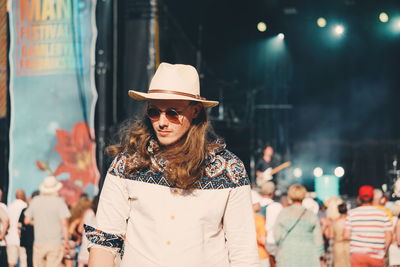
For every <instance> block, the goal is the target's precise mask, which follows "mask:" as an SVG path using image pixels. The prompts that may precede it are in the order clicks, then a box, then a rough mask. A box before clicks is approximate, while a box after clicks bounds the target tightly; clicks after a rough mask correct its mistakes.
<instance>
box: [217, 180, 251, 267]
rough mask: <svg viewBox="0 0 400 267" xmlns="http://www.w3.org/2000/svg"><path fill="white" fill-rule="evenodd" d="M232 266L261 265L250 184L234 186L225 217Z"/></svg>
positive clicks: (227, 243) (224, 222) (225, 229)
mask: <svg viewBox="0 0 400 267" xmlns="http://www.w3.org/2000/svg"><path fill="white" fill-rule="evenodd" d="M223 227H224V231H225V237H226V245H227V248H228V256H229V261H230V264H231V265H230V266H231V267H252V266H259V260H258V251H257V239H256V231H255V223H254V214H253V210H252V205H251V195H250V186H248V185H245V186H240V187H236V188H233V189H232V190H231V192H230V193H229V197H228V203H227V206H226V209H225V213H224V218H223Z"/></svg>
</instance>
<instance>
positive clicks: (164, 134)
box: [158, 131, 171, 137]
mask: <svg viewBox="0 0 400 267" xmlns="http://www.w3.org/2000/svg"><path fill="white" fill-rule="evenodd" d="M170 133H171V131H158V134H159V135H160V136H163V137H165V136H167V135H169V134H170Z"/></svg>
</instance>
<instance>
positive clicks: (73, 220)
mask: <svg viewBox="0 0 400 267" xmlns="http://www.w3.org/2000/svg"><path fill="white" fill-rule="evenodd" d="M91 206H92V202H91V201H90V199H89V197H88V196H87V195H83V196H81V197H80V198H79V200H78V202H76V204H75V205H74V206H73V207H72V208H71V209H70V212H71V216H70V217H69V218H68V226H69V227H68V233H69V237H70V240H69V249H67V251H66V252H65V254H64V258H63V263H64V266H65V267H72V266H74V263H75V260H76V256H77V252H78V251H77V247H78V246H79V245H80V244H81V240H82V231H80V230H79V226H80V225H81V223H82V220H83V215H84V214H85V212H86V210H88V209H90V207H91Z"/></svg>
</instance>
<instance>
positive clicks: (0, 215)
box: [0, 207, 8, 222]
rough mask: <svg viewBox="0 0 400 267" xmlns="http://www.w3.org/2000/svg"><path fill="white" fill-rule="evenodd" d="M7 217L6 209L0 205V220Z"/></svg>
mask: <svg viewBox="0 0 400 267" xmlns="http://www.w3.org/2000/svg"><path fill="white" fill-rule="evenodd" d="M7 219H8V215H7V211H6V210H5V209H3V208H2V207H0V222H1V221H3V220H7Z"/></svg>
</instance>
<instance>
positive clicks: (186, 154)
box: [85, 63, 259, 267]
mask: <svg viewBox="0 0 400 267" xmlns="http://www.w3.org/2000/svg"><path fill="white" fill-rule="evenodd" d="M129 95H130V96H131V97H132V98H134V99H137V100H147V101H148V106H147V112H146V116H145V117H144V118H143V119H142V120H141V121H138V122H136V123H135V124H133V125H132V126H130V127H128V128H127V129H125V131H123V132H122V138H121V142H120V143H119V144H117V145H114V146H111V147H110V148H109V151H110V152H111V154H112V155H115V160H114V162H113V163H112V165H111V167H110V169H109V171H108V174H107V177H106V179H105V182H104V186H103V189H102V193H101V196H100V202H99V208H98V211H97V214H96V219H97V227H96V228H92V227H89V226H86V228H85V230H86V232H87V236H88V239H89V241H91V242H92V245H91V250H90V258H89V266H96V267H98V266H112V265H113V263H114V260H115V259H121V260H122V262H121V266H146V267H156V266H166V267H169V266H171V267H180V266H182V267H183V266H184V267H187V266H190V267H204V266H218V267H228V266H230V267H238V266H243V267H244V266H246V267H250V266H259V261H258V255H257V242H256V235H255V227H254V219H253V212H252V205H251V197H250V186H249V179H248V177H247V174H246V171H245V168H244V166H243V163H242V162H241V161H240V160H239V158H237V157H236V156H235V155H234V154H233V153H231V152H230V151H228V150H227V149H226V148H225V144H224V143H223V141H222V140H220V139H217V138H216V137H215V135H213V134H212V131H211V127H210V125H209V121H208V119H207V115H206V111H205V108H208V107H213V106H216V105H218V102H216V101H208V100H206V99H205V98H203V97H201V96H200V87H199V77H198V74H197V71H196V70H195V68H193V67H192V66H188V65H171V64H167V63H162V64H161V65H160V66H159V68H158V69H157V72H156V74H155V76H154V77H153V79H152V81H151V84H150V88H149V90H148V92H147V93H140V92H136V91H129Z"/></svg>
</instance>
